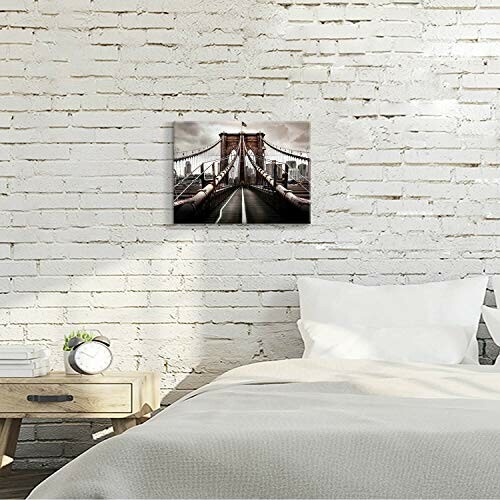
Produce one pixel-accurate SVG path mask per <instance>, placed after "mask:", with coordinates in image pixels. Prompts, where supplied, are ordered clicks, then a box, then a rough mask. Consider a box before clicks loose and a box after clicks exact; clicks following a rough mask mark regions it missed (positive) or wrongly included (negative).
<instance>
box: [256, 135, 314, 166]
mask: <svg viewBox="0 0 500 500" xmlns="http://www.w3.org/2000/svg"><path fill="white" fill-rule="evenodd" d="M264 144H266V146H269V147H270V148H271V149H274V150H275V151H277V152H278V153H281V154H283V155H287V156H292V157H293V158H297V159H299V160H305V161H308V162H309V161H311V158H309V157H307V156H304V154H305V153H306V152H305V151H298V152H293V151H287V150H285V149H280V148H278V147H277V146H273V145H272V144H270V143H269V142H267V141H266V140H265V141H264ZM298 153H302V154H298Z"/></svg>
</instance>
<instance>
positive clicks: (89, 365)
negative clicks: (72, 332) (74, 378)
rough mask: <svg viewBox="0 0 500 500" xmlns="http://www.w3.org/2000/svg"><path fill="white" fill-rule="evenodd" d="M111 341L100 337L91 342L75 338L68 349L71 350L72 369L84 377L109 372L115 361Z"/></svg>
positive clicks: (70, 361)
mask: <svg viewBox="0 0 500 500" xmlns="http://www.w3.org/2000/svg"><path fill="white" fill-rule="evenodd" d="M110 345H111V343H110V341H109V339H108V338H107V337H104V336H102V335H99V336H97V337H95V338H94V339H92V340H91V341H90V342H85V341H84V340H83V339H81V338H80V337H73V338H72V339H71V340H70V341H69V343H68V347H70V348H71V352H70V353H69V357H68V362H69V365H70V366H71V368H73V370H75V372H77V373H81V374H82V375H96V374H97V373H101V372H103V371H104V370H107V369H108V368H109V367H110V366H111V363H112V361H113V354H112V353H111V350H110V348H109V346H110Z"/></svg>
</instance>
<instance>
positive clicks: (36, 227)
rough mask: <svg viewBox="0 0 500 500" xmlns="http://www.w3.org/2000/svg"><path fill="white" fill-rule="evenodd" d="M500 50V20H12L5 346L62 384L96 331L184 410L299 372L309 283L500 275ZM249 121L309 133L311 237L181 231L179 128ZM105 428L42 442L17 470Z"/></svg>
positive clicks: (107, 1)
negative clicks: (47, 365)
mask: <svg viewBox="0 0 500 500" xmlns="http://www.w3.org/2000/svg"><path fill="white" fill-rule="evenodd" d="M499 32H500V1H499V0H420V1H418V0H393V1H390V0H366V1H365V2H363V3H359V2H350V1H349V0H336V1H335V2H329V1H322V0H314V1H311V0H279V1H267V0H248V1H245V2H234V1H233V0H212V1H211V2H199V1H198V0H71V1H67V0H37V1H35V0H2V2H1V5H0V65H1V72H0V73H1V74H0V325H1V330H0V331H1V335H0V341H1V342H12V341H15V342H17V341H29V342H43V343H47V344H48V345H49V346H50V347H51V349H52V351H53V365H54V367H59V368H61V367H62V353H61V351H60V345H61V339H62V336H63V334H65V333H68V332H69V331H70V330H72V329H74V328H77V327H80V326H86V327H87V328H90V329H98V330H99V331H100V332H101V333H102V334H105V335H107V336H109V337H110V338H111V339H112V342H113V349H114V352H115V356H116V364H115V368H118V369H121V370H130V369H132V370H134V369H144V370H147V369H152V370H162V371H163V378H162V387H163V390H164V391H165V395H166V399H165V402H166V403H168V402H169V401H172V400H174V399H176V398H178V397H179V396H180V395H182V394H184V393H185V392H186V391H188V390H190V389H193V388H196V387H198V386H199V385H200V384H202V383H204V382H207V381H209V380H211V379H212V378H213V377H214V376H215V375H216V374H218V373H220V372H222V371H224V370H227V369H229V368H232V367H234V366H237V365H241V364H245V363H248V362H252V361H258V360H268V359H277V358H283V357H292V356H297V355H299V354H300V353H301V347H302V346H301V341H300V339H299V335H298V332H297V329H296V327H295V324H294V322H295V321H296V319H297V317H298V307H297V306H298V297H297V292H296V277H297V276H300V275H319V276H322V277H325V278H334V279H339V280H352V281H354V282H356V283H364V284H380V283H410V282H423V281H428V280H434V279H437V280H440V279H444V278H457V277H463V276H467V275H476V274H481V273H488V274H490V275H491V274H497V273H500V255H499V253H498V251H497V249H498V243H499V239H500V186H499V184H500V153H499V151H498V144H499V141H498V136H499V109H500V98H499V95H500V94H499V88H500V57H499V54H500V37H499ZM231 117H236V118H237V119H242V120H252V119H281V120H294V119H296V120H304V119H307V120H310V121H311V123H312V157H313V179H312V180H313V186H314V193H313V223H312V224H311V225H310V226H307V227H305V226H300V227H299V226H288V227H273V226H268V227H266V226H257V227H249V226H246V227H245V226H235V227H222V228H219V227H197V228H195V227H190V226H184V227H183V226H177V227H176V226H169V225H168V223H170V222H171V221H172V209H171V206H172V190H171V186H172V182H171V178H170V176H169V172H170V169H171V159H172V122H173V121H174V120H179V119H218V118H220V119H227V118H231ZM487 302H488V303H494V299H493V297H492V295H491V294H489V295H488V297H487ZM479 344H480V352H481V359H482V361H483V362H485V363H491V362H492V360H494V359H495V357H496V355H497V353H498V348H497V347H496V346H495V344H493V342H492V341H491V339H490V338H489V336H488V332H487V330H486V328H485V327H484V325H481V327H480V329H479ZM166 359H167V360H168V371H165V369H164V362H165V360H166ZM106 425H107V423H106V422H93V423H89V422H72V423H69V424H66V426H63V427H62V426H61V425H60V424H59V423H58V422H55V423H54V422H50V421H47V422H43V423H38V424H36V423H35V422H33V421H31V422H29V421H28V422H27V423H26V425H25V426H24V427H23V429H22V436H21V437H22V441H21V443H20V444H19V447H18V450H17V461H16V466H17V467H20V468H23V467H31V468H33V467H42V466H58V465H60V464H63V463H65V462H66V461H68V460H70V459H71V458H72V457H73V456H75V455H77V454H78V453H80V452H81V451H83V450H84V449H86V448H88V447H89V446H91V444H92V442H93V441H92V434H93V433H95V432H97V431H100V430H102V429H103V428H104V427H105V426H106Z"/></svg>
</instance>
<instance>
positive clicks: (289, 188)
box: [173, 122, 311, 224]
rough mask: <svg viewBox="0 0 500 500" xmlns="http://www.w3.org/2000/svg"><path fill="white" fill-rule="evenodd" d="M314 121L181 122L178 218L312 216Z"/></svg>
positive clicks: (177, 127) (262, 220) (214, 220)
mask: <svg viewBox="0 0 500 500" xmlns="http://www.w3.org/2000/svg"><path fill="white" fill-rule="evenodd" d="M309 136H310V131H309V123H308V122H259V123H248V124H246V123H244V122H176V123H175V124H174V162H173V163H174V222H175V223H184V224H192V223H202V224H284V223H292V224H293V223H295V224H300V223H309V222H310V212H311V208H310V207H311V159H310V153H309V144H310V138H309Z"/></svg>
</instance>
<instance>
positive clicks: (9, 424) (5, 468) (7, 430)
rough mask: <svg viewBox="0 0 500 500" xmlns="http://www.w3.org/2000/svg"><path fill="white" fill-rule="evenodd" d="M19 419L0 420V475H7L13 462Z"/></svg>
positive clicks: (19, 425) (19, 424)
mask: <svg viewBox="0 0 500 500" xmlns="http://www.w3.org/2000/svg"><path fill="white" fill-rule="evenodd" d="M21 420H22V419H20V418H0V461H1V464H0V475H2V474H5V473H8V472H9V471H10V468H11V466H12V462H13V461H14V455H15V453H16V445H17V438H18V437H19V429H20V428H21Z"/></svg>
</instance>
